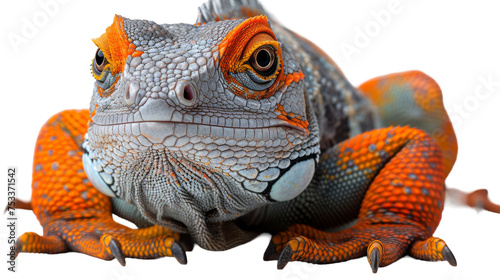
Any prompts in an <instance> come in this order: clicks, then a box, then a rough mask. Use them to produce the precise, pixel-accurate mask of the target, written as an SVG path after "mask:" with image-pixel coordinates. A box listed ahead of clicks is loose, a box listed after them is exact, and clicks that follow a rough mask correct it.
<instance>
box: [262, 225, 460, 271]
mask: <svg viewBox="0 0 500 280" xmlns="http://www.w3.org/2000/svg"><path fill="white" fill-rule="evenodd" d="M427 235H428V234H427V233H426V230H424V229H423V228H421V227H419V226H418V225H415V224H413V223H409V224H404V223H402V224H397V223H392V222H389V221H388V223H370V222H361V223H358V224H356V225H355V226H353V227H351V228H349V229H347V230H343V231H340V232H336V233H328V232H324V231H320V230H316V229H314V228H312V227H309V226H305V225H295V226H292V227H290V228H289V229H288V230H287V231H284V232H280V233H278V234H276V235H274V236H273V238H272V240H271V242H270V244H269V246H268V248H267V250H266V252H265V254H264V260H278V269H283V268H284V267H285V266H286V265H287V263H288V262H290V261H304V262H309V263H316V264H326V263H336V262H343V261H347V260H350V259H355V258H359V257H362V256H367V257H368V262H369V263H370V266H371V269H372V271H373V273H376V272H377V270H378V268H379V267H384V266H387V265H389V264H391V263H393V262H395V261H397V260H398V259H399V258H401V257H403V256H405V255H406V254H408V255H410V256H412V257H414V258H417V259H421V260H426V261H443V260H446V261H448V262H449V263H450V264H451V265H452V266H456V265H457V262H456V260H455V257H454V256H453V253H452V252H451V250H450V249H449V248H448V246H447V245H446V243H445V242H444V241H443V240H441V239H439V238H435V237H432V236H431V237H427Z"/></svg>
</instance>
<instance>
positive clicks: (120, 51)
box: [92, 15, 142, 79]
mask: <svg viewBox="0 0 500 280" xmlns="http://www.w3.org/2000/svg"><path fill="white" fill-rule="evenodd" d="M92 41H94V43H95V44H96V45H97V47H98V48H99V50H100V51H101V53H102V54H103V56H104V58H105V59H106V61H107V62H108V64H107V65H103V71H101V74H102V73H103V72H104V70H105V69H107V68H108V67H109V69H110V71H111V74H113V75H116V74H118V73H120V72H122V71H123V69H124V67H125V63H126V61H127V57H128V56H129V55H132V56H133V57H136V56H139V55H141V54H142V51H136V50H135V49H136V46H135V45H134V44H132V43H131V42H132V40H131V39H129V38H128V36H127V33H126V32H125V23H124V19H123V18H122V17H121V16H118V15H115V18H114V20H113V23H112V24H111V25H110V26H109V27H108V28H106V32H105V33H104V34H102V35H101V36H100V37H99V38H96V39H92ZM96 55H97V53H96ZM96 58H97V57H96ZM93 63H96V61H95V59H94V62H93ZM97 70H99V69H97ZM94 77H96V79H99V78H100V77H101V75H100V73H99V72H97V73H94Z"/></svg>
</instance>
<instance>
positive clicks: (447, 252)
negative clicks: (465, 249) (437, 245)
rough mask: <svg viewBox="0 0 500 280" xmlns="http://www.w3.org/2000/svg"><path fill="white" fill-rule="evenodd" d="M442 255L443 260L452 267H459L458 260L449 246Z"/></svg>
mask: <svg viewBox="0 0 500 280" xmlns="http://www.w3.org/2000/svg"><path fill="white" fill-rule="evenodd" d="M441 254H443V259H444V260H446V261H447V262H448V263H449V264H450V265H451V266H457V260H456V259H455V256H454V255H453V253H452V252H451V250H450V248H448V246H446V247H444V248H443V251H442V252H441Z"/></svg>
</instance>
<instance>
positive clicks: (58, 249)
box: [16, 217, 190, 265]
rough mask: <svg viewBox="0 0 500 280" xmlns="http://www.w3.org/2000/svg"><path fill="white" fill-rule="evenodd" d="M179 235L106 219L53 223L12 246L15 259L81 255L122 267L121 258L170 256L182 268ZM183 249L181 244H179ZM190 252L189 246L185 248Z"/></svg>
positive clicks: (83, 219) (123, 262)
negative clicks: (34, 255) (114, 261)
mask: <svg viewBox="0 0 500 280" xmlns="http://www.w3.org/2000/svg"><path fill="white" fill-rule="evenodd" d="M181 243H182V242H181V235H180V234H179V233H176V232H173V231H171V230H169V229H167V228H165V227H162V226H158V225H154V226H151V227H148V228H142V229H131V228H128V227H126V226H124V225H121V224H118V223H116V222H115V221H113V219H112V218H110V217H109V218H108V217H98V218H95V217H91V218H78V219H72V220H66V219H59V220H54V221H53V222H51V223H50V225H48V226H46V227H45V228H44V235H43V236H40V235H38V234H36V233H34V232H27V233H24V234H23V235H22V236H20V237H19V238H18V240H17V242H16V256H17V254H19V253H20V252H29V253H47V254H57V253H63V252H68V251H74V252H81V253H84V254H87V255H90V256H93V257H97V258H101V259H104V260H112V259H115V258H116V259H117V260H118V262H119V263H120V264H121V265H125V258H127V257H130V258H140V259H153V258H159V257H164V256H173V257H175V258H176V259H177V261H178V262H179V263H181V264H186V263H187V259H186V253H185V250H184V247H183V246H181ZM182 245H184V244H182ZM185 247H186V248H187V250H190V248H189V245H188V246H185Z"/></svg>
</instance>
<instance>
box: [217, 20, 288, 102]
mask: <svg viewBox="0 0 500 280" xmlns="http://www.w3.org/2000/svg"><path fill="white" fill-rule="evenodd" d="M219 57H220V64H219V65H220V68H221V70H222V73H223V75H224V78H225V79H226V81H227V83H228V84H229V89H230V90H231V91H232V92H233V93H234V94H236V95H238V96H240V97H243V98H247V99H256V100H259V99H262V98H267V97H270V96H272V95H273V94H274V93H275V92H276V91H277V90H278V88H279V87H280V86H282V85H283V84H284V81H285V75H284V74H283V71H282V70H283V62H282V54H281V46H280V44H279V43H278V42H277V41H276V36H275V35H274V32H273V31H272V30H271V27H269V24H268V22H267V17H265V16H256V17H253V18H249V19H247V20H245V21H244V22H242V23H240V24H239V25H238V26H236V27H235V28H234V29H233V30H231V31H230V32H229V33H228V34H227V36H226V37H225V38H224V39H223V40H222V42H221V43H220V44H219ZM245 73H247V74H248V76H249V79H250V80H253V81H257V83H258V85H257V86H254V87H253V89H252V87H250V86H246V85H244V84H243V82H242V81H240V80H239V79H238V78H237V76H238V75H246V74H245ZM247 80H248V79H247Z"/></svg>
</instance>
